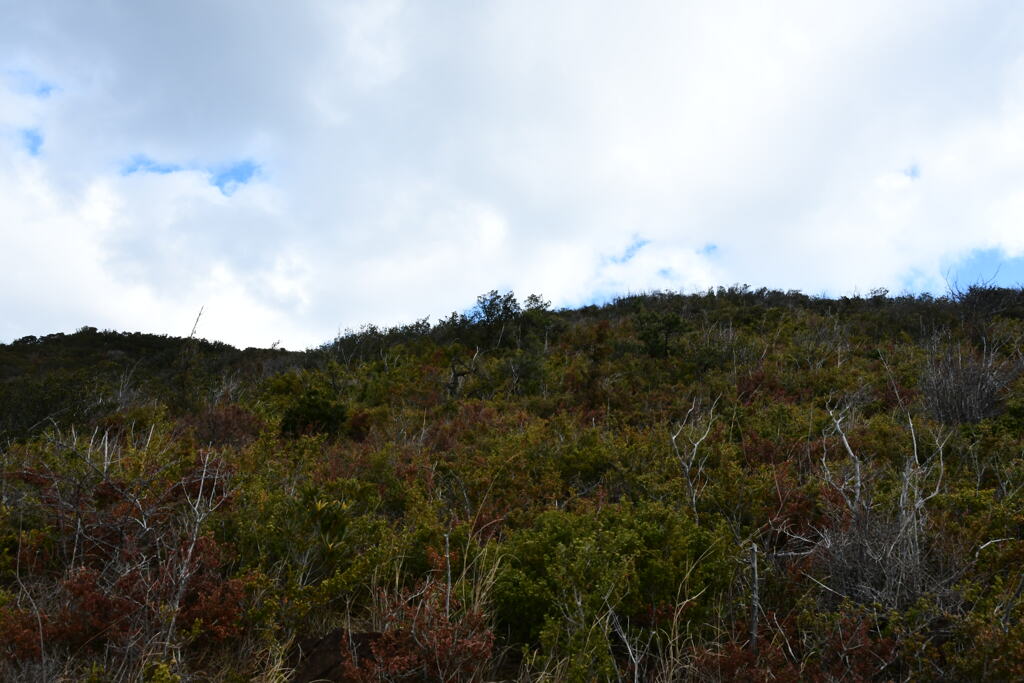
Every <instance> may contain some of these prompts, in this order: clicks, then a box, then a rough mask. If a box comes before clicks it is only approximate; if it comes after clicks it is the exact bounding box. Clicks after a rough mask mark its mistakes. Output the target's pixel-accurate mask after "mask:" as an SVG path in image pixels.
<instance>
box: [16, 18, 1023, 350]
mask: <svg viewBox="0 0 1024 683" xmlns="http://www.w3.org/2000/svg"><path fill="white" fill-rule="evenodd" d="M3 15H4V16H5V19H6V21H5V22H4V23H3V24H2V25H0V73H7V74H17V80H18V83H14V84H12V82H11V79H10V78H8V79H7V81H3V79H0V145H2V149H0V152H2V154H3V157H2V160H0V231H2V237H3V242H4V247H5V248H4V249H3V250H2V251H3V256H0V259H2V262H3V264H4V272H3V273H2V274H0V285H2V291H3V294H0V297H3V298H2V299H0V300H2V301H3V304H4V307H5V310H10V311H11V312H12V314H11V315H9V316H8V317H7V320H6V321H5V322H4V323H3V325H4V327H3V328H0V339H4V338H6V339H9V338H12V337H15V336H20V335H22V334H29V333H45V332H47V331H50V330H53V329H73V328H74V327H77V326H79V325H83V324H92V325H97V326H113V327H118V328H125V329H146V330H152V331H158V332H170V333H175V334H184V333H187V332H188V330H189V329H190V328H191V320H192V319H193V318H194V316H195V312H196V311H198V309H199V307H200V306H202V305H206V311H207V312H206V313H204V319H203V323H202V324H201V327H200V333H202V334H205V335H207V336H210V337H213V338H220V339H224V340H226V341H230V342H233V343H236V344H242V345H247V344H263V345H266V344H270V343H272V342H273V341H276V340H278V339H280V340H281V341H282V342H283V343H284V344H285V345H286V346H291V347H296V346H299V347H301V346H305V345H310V344H316V343H319V342H321V341H324V340H326V339H327V338H329V337H330V336H331V335H333V334H334V333H335V332H336V331H337V330H338V329H339V328H344V327H346V326H357V325H358V324H360V323H361V322H368V321H373V322H378V323H385V324H387V323H397V322H403V321H409V320H411V319H413V318H417V317H421V316H423V315H428V314H429V315H434V316H436V315H440V314H443V313H445V312H447V311H450V310H452V309H462V308H465V307H467V306H469V305H470V304H472V302H473V300H474V298H475V296H476V294H479V293H480V292H484V291H487V290H489V289H492V288H496V287H499V288H503V287H509V288H514V289H515V290H516V291H517V292H518V293H519V294H521V295H525V294H527V293H530V292H540V293H543V294H544V295H546V296H547V297H548V298H550V299H553V300H554V301H555V303H556V304H575V303H580V302H582V301H585V300H586V299H587V298H589V297H591V296H595V295H607V294H611V293H614V292H617V291H637V290H641V289H647V288H680V287H685V288H694V287H704V286H709V285H712V284H731V283H734V282H748V283H750V284H752V285H755V286H761V285H766V286H775V287H782V288H801V289H804V290H805V291H811V292H818V291H822V290H826V289H827V290H829V291H832V292H834V293H838V292H846V291H852V290H853V289H854V288H858V289H859V290H860V291H866V290H868V289H871V288H872V287H876V286H887V287H889V288H890V289H899V288H900V287H901V286H903V284H905V283H906V282H908V281H913V282H914V283H915V285H916V286H922V287H941V286H942V279H941V276H942V272H941V270H940V269H941V267H942V264H944V263H949V262H950V261H951V260H955V259H956V258H957V257H958V256H962V255H964V254H966V253H968V252H970V251H971V250H972V249H981V248H999V249H1002V250H1003V251H1004V252H1005V253H1007V254H1008V255H1010V256H1014V255H1021V254H1024V237H1021V235H1024V229H1022V228H1024V226H1022V225H1021V222H1022V216H1024V195H1022V194H1021V191H1020V188H1021V187H1024V182H1022V181H1024V161H1022V160H1024V134H1022V133H1021V131H1024V37H1022V36H1024V9H1021V8H1017V7H1016V6H1015V5H1011V4H1007V3H1001V2H995V1H992V2H967V1H966V0H956V1H954V2H949V3H942V4H941V6H940V5H936V4H935V3H931V2H924V1H923V0H915V1H911V2H905V3H898V4H893V3H891V2H881V1H874V0H872V1H869V2H856V3H854V2H848V3H847V2H843V3H820V2H809V1H806V2H804V1H801V2H792V3H786V4H785V5H779V4H768V5H756V4H751V3H740V2H723V3H714V4H705V5H700V6H697V7H694V6H691V5H690V4H681V3H675V2H654V1H652V2H639V3H633V4H631V5H629V6H628V7H626V6H624V5H623V6H619V5H613V4H610V3H609V4H603V3H593V2H584V1H582V0H576V1H570V2H564V3H556V4H552V3H541V2H537V1H527V0H524V1H520V2H496V3H476V2H469V1H468V0H467V1H465V2H455V3H443V4H441V5H437V4H433V5H430V6H429V7H428V6H426V5H424V4H422V3H404V2H399V1H397V0H393V1H392V0H387V1H381V2H370V1H348V2H313V1H310V2H294V3H286V4H270V3H267V4H265V5H252V4H251V3H246V2H242V1H241V0H233V1H232V0H222V1H219V2H199V1H198V0H194V1H191V2H178V3H165V4H162V5H153V4H149V3H143V4H139V3H131V2H114V3H107V4H101V5H95V4H83V3H75V2H70V1H68V2H62V1H57V0H54V1H51V2H46V1H41V2H34V3H18V4H14V3H11V4H10V5H9V6H5V7H4V9H3ZM26 82H32V83H43V84H47V85H48V86H52V90H51V91H50V93H49V94H48V96H45V97H40V96H38V94H33V93H32V92H31V90H32V89H31V88H28V89H26V88H25V87H23V85H24V83H26ZM24 129H38V130H39V131H40V132H41V134H42V135H43V137H44V140H45V142H44V144H43V147H42V149H41V153H40V155H39V156H38V157H36V158H30V157H29V156H28V154H27V153H26V151H25V150H24V149H23V148H22V147H21V146H20V145H21V143H20V142H19V139H18V131H20V130H24ZM137 155H145V156H146V157H148V158H150V159H152V160H155V162H157V163H160V164H164V165H167V166H168V167H171V166H173V167H176V168H178V169H179V170H177V171H176V172H173V173H164V174H161V173H144V172H140V173H134V174H131V175H121V171H122V169H124V168H125V166H126V165H127V164H128V163H129V162H130V160H131V159H132V158H134V157H135V156H137ZM243 161H251V162H252V163H254V164H257V165H258V166H259V173H257V174H256V175H255V176H254V177H253V178H252V179H250V180H248V181H247V182H245V183H241V184H238V185H237V186H236V187H235V190H236V191H234V192H233V193H231V194H230V196H226V195H225V194H224V193H222V192H221V191H220V189H218V188H217V187H215V186H213V185H211V175H210V171H209V169H217V168H227V167H229V166H231V165H232V164H237V163H240V162H243ZM912 166H913V167H916V168H917V169H918V171H919V172H918V174H917V177H913V178H912V177H910V176H909V175H907V174H906V173H905V172H906V170H907V169H908V168H910V167H912ZM637 237H639V238H642V239H646V240H650V244H649V245H647V246H645V247H643V248H642V249H640V250H638V251H637V252H636V254H635V255H634V257H633V258H631V259H629V260H628V261H626V262H621V263H616V262H614V261H612V260H611V259H612V258H613V257H616V256H619V255H621V254H622V253H623V252H624V251H625V250H626V249H627V247H628V246H629V245H630V244H632V243H633V242H634V241H635V240H636V238H637ZM711 244H713V245H715V246H716V249H714V250H713V251H710V252H709V251H708V250H706V249H705V247H706V246H707V245H711Z"/></svg>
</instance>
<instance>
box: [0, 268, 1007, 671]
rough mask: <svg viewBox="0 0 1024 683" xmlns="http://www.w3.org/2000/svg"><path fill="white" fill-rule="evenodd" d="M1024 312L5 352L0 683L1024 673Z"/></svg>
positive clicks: (629, 322) (633, 317)
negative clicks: (275, 344)
mask: <svg viewBox="0 0 1024 683" xmlns="http://www.w3.org/2000/svg"><path fill="white" fill-rule="evenodd" d="M1022 340H1024V290H1018V289H1001V288H995V287H989V286H975V287H971V288H969V289H967V290H965V291H958V292H954V293H951V294H950V295H948V296H945V297H938V298H933V297H929V296H917V297H915V296H900V297H890V296H888V294H887V293H886V292H884V291H878V292H873V293H872V294H871V295H869V296H867V297H853V298H841V299H828V298H820V297H809V296H807V295H804V294H801V293H799V292H777V291H770V290H764V289H762V290H751V289H750V288H747V287H745V286H744V287H733V288H728V289H725V288H719V289H717V290H711V291H708V292H706V293H702V294H691V295H683V294H674V293H654V294H647V295H637V296H628V297H622V298H619V299H616V300H614V301H612V302H610V303H608V304H607V305H603V306H590V307H586V308H581V309H577V310H558V311H554V310H551V309H550V307H549V306H548V304H547V303H546V302H544V301H543V299H541V298H540V297H537V296H531V297H529V298H527V299H526V300H525V301H522V302H520V301H518V300H517V299H516V298H515V297H514V296H513V295H512V294H511V293H508V294H500V293H498V292H490V293H488V294H485V295H482V296H481V297H479V298H478V300H477V305H476V306H475V307H474V308H473V309H472V310H471V311H469V312H467V313H465V314H459V313H453V314H452V315H451V316H449V317H448V318H446V319H444V320H441V321H438V322H437V323H435V324H431V323H430V322H429V321H427V320H421V321H416V322H413V323H410V324H408V325H405V326H400V327H395V328H389V329H379V328H376V327H373V326H366V327H364V328H362V329H360V330H359V331H353V332H348V333H346V334H344V335H342V336H340V337H338V338H337V339H335V340H333V341H331V342H329V343H326V344H324V345H323V346H322V347H320V348H317V349H311V350H307V351H303V352H294V351H284V350H278V349H245V350H238V349H235V348H233V347H230V346H227V345H225V344H220V343H212V342H207V341H205V340H200V339H194V338H188V339H179V338H171V337H163V336H156V335H146V334H138V333H135V334H127V333H118V332H110V331H106V332H101V331H97V330H96V329H94V328H83V329H82V330H79V331H78V332H76V333H74V334H67V335H61V334H58V335H49V336H44V337H38V338H37V337H27V338H24V339H20V340H17V341H15V342H13V343H11V344H7V345H0V448H2V451H0V467H2V478H0V548H2V551H0V679H2V680H54V679H57V678H61V677H63V678H64V679H71V680H78V679H86V678H89V677H91V678H90V680H138V679H141V678H146V679H148V680H176V678H175V677H178V679H179V680H183V681H184V680H208V679H216V680H252V679H258V680H266V681H270V680H274V681H280V680H314V679H316V678H318V677H319V678H327V679H331V680H359V681H376V680H399V679H401V680H418V681H454V680H538V679H547V680H571V681H590V680H637V681H640V680H643V681H675V680H709V681H711V680H821V681H828V680H905V679H907V678H913V679H915V680H980V679H993V680H1009V679H1015V678H1020V677H1024V646H1022V644H1024V623H1022V622H1021V616H1022V615H1024V606H1022V605H1021V604H1020V603H1021V598H1022V595H1024V573H1022V571H1021V567H1022V566H1024V493H1022V491H1024V460H1022V459H1021V454H1022V452H1024V377H1022V371H1024V353H1022V348H1024V347H1022Z"/></svg>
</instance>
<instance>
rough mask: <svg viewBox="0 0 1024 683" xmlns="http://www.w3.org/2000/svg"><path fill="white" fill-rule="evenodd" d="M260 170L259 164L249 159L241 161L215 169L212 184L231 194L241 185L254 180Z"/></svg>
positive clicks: (224, 192)
mask: <svg viewBox="0 0 1024 683" xmlns="http://www.w3.org/2000/svg"><path fill="white" fill-rule="evenodd" d="M259 171H260V167H259V164H256V163H254V162H252V161H250V160H248V159H246V160H245V161H239V162H238V163H236V164H232V165H231V166H224V167H222V168H219V169H216V170H213V171H212V172H211V176H210V184H211V185H214V186H216V187H218V188H220V191H221V192H222V193H223V194H224V195H225V196H230V195H231V194H233V193H234V192H235V190H237V189H238V188H239V186H241V185H245V184H246V183H248V182H249V181H250V180H252V179H253V178H254V177H255V176H256V175H257V174H258V173H259Z"/></svg>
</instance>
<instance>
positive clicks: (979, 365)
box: [921, 335, 1024, 424]
mask: <svg viewBox="0 0 1024 683" xmlns="http://www.w3.org/2000/svg"><path fill="white" fill-rule="evenodd" d="M1001 346H1002V344H999V343H990V342H984V343H983V345H982V347H981V348H980V349H978V348H975V347H974V346H972V345H970V344H965V343H962V342H955V343H954V342H953V341H952V340H950V339H949V338H948V336H946V335H942V336H938V337H936V338H935V339H934V340H933V342H932V344H931V348H930V349H929V350H930V354H929V357H928V361H927V363H926V365H925V368H924V371H923V373H922V375H921V393H922V394H923V396H924V402H925V406H926V408H927V410H928V412H929V413H930V414H931V416H932V417H934V418H935V419H936V420H939V421H940V422H944V423H947V424H957V423H962V422H978V421H980V420H984V419H985V418H988V417H992V416H993V415H995V414H996V413H997V412H998V410H999V400H1000V396H1001V394H1002V392H1003V390H1004V389H1005V388H1006V387H1007V386H1008V385H1009V384H1010V383H1011V382H1012V381H1013V380H1014V379H1016V378H1017V376H1018V375H1020V373H1021V370H1022V369H1024V362H1022V359H1021V356H1020V352H1019V349H1017V350H1015V351H1014V353H1013V355H1012V357H1006V356H1005V355H1004V353H1003V349H1002V348H1001Z"/></svg>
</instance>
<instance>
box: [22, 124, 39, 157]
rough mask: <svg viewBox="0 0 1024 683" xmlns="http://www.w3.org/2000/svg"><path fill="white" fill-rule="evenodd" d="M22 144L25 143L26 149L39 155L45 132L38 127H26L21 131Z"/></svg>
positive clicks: (33, 154)
mask: <svg viewBox="0 0 1024 683" xmlns="http://www.w3.org/2000/svg"><path fill="white" fill-rule="evenodd" d="M21 144H22V145H24V147H25V151H27V152H28V153H29V154H31V155H32V156H34V157H37V156H39V151H40V150H41V149H42V148H43V134H42V133H40V132H39V129H38V128H26V129H24V130H22V131H21Z"/></svg>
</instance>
